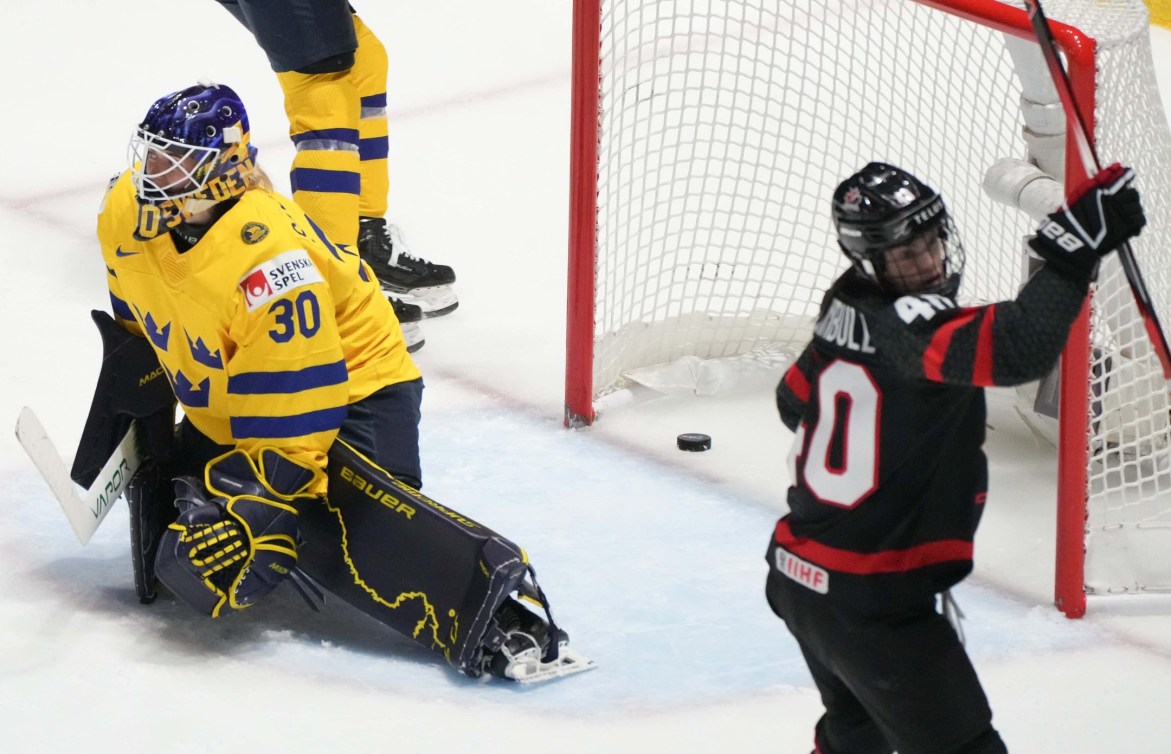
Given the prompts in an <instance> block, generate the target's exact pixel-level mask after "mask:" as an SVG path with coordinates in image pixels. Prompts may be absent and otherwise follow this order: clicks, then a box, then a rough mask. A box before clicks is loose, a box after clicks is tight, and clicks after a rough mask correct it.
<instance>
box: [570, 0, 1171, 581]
mask: <svg viewBox="0 0 1171 754" xmlns="http://www.w3.org/2000/svg"><path fill="white" fill-rule="evenodd" d="M988 4H989V6H992V5H995V3H992V2H991V0H990V1H989V3H988ZM1045 8H1046V11H1047V13H1048V14H1049V15H1050V17H1051V18H1053V19H1056V20H1061V21H1065V22H1067V23H1071V24H1073V25H1076V26H1078V27H1079V28H1082V29H1083V30H1085V31H1086V32H1087V33H1088V34H1090V35H1091V36H1094V37H1096V38H1097V39H1098V42H1099V46H1100V54H1099V74H1098V94H1097V112H1096V122H1097V125H1096V129H1097V132H1098V144H1099V150H1100V153H1101V156H1102V158H1103V161H1105V162H1111V161H1114V160H1120V161H1122V162H1124V163H1126V164H1130V165H1133V166H1134V167H1135V168H1136V170H1137V171H1138V174H1139V185H1140V189H1142V188H1144V187H1146V186H1150V185H1152V184H1153V183H1154V182H1155V181H1164V180H1166V176H1168V175H1171V158H1169V157H1168V146H1169V144H1171V139H1169V138H1168V134H1167V126H1166V122H1165V118H1164V115H1163V112H1162V109H1161V105H1160V100H1159V96H1158V90H1157V87H1156V83H1155V79H1154V73H1153V70H1152V65H1151V60H1150V51H1149V43H1148V40H1147V26H1146V24H1147V15H1146V9H1145V7H1144V6H1143V4H1142V2H1141V0H1115V1H1113V2H1101V1H1095V0H1048V2H1046V3H1045ZM600 52H601V70H600V82H601V85H600V114H599V141H598V147H599V155H598V156H599V159H598V187H597V189H598V215H597V230H598V239H597V270H596V300H595V332H594V369H593V384H594V389H595V396H596V397H601V396H603V395H605V394H606V393H608V392H611V391H613V390H615V389H617V388H620V387H622V386H623V385H625V384H626V383H627V381H628V380H630V379H631V378H632V377H631V376H632V375H634V376H635V377H637V376H638V375H639V374H640V373H641V372H644V371H645V368H647V367H649V366H652V365H657V364H670V363H672V362H677V361H679V360H680V359H683V358H684V357H687V358H688V359H692V358H693V357H695V358H698V359H716V358H719V357H734V356H737V355H740V354H748V353H753V354H760V353H764V352H768V353H772V352H774V351H775V350H776V349H781V350H782V351H784V350H795V349H797V348H799V347H800V346H801V345H803V343H804V342H805V341H806V340H807V338H808V337H809V333H810V324H811V321H812V317H813V315H814V314H815V313H816V311H817V308H818V305H819V303H820V297H821V293H822V291H824V290H825V288H826V287H827V286H828V285H829V283H830V282H831V281H832V280H833V279H834V278H835V277H836V276H837V275H838V274H839V273H840V272H841V271H842V270H843V269H844V268H845V266H846V262H845V259H844V257H843V256H842V255H841V253H840V252H839V251H838V249H837V245H836V241H835V237H834V234H833V229H832V225H831V223H830V217H829V197H830V195H831V193H832V191H833V188H834V187H835V186H836V185H837V183H838V182H839V181H840V180H841V179H843V178H844V177H846V176H848V175H849V174H851V173H853V172H855V171H856V170H858V169H859V168H861V167H862V166H863V165H864V164H866V163H867V162H870V161H872V160H881V161H885V162H890V163H893V164H896V165H898V166H900V167H903V168H905V169H907V170H909V171H911V172H912V173H914V174H916V175H918V176H920V177H922V178H923V179H925V180H926V181H927V182H928V183H930V184H931V185H932V186H934V187H935V188H937V189H939V190H940V191H941V192H942V193H943V195H944V198H945V200H946V202H947V204H948V207H949V209H950V210H951V213H952V215H953V216H954V217H955V218H956V221H957V223H958V225H959V229H960V234H961V237H962V238H963V239H964V243H965V246H966V248H967V251H968V265H967V269H966V272H965V277H964V284H963V287H962V290H961V295H962V297H963V298H965V299H966V300H967V301H992V300H999V299H1004V298H1009V297H1012V296H1013V295H1015V292H1016V290H1017V288H1018V287H1019V285H1020V283H1021V281H1022V279H1023V270H1024V268H1025V263H1024V258H1023V251H1022V248H1023V247H1022V243H1021V239H1022V237H1023V236H1025V235H1027V234H1028V233H1030V232H1031V231H1032V229H1033V227H1034V225H1035V223H1034V221H1033V220H1031V219H1030V218H1029V217H1028V216H1027V215H1026V214H1025V213H1024V212H1022V211H1020V210H1018V209H1015V208H1012V207H1008V206H1005V205H1002V204H998V203H996V202H993V201H991V200H989V199H988V198H987V197H986V196H985V195H984V193H983V191H982V190H981V179H982V177H983V175H984V172H985V170H986V169H987V168H988V167H989V166H990V165H991V164H992V163H993V162H995V161H996V160H997V159H1000V158H1003V157H1017V158H1025V157H1026V156H1027V155H1028V154H1029V153H1028V151H1027V149H1028V148H1027V145H1026V140H1025V139H1024V138H1023V137H1022V133H1021V131H1022V115H1021V108H1020V104H1019V103H1020V98H1021V93H1022V86H1021V83H1020V79H1018V77H1017V74H1016V73H1015V72H1014V65H1013V61H1012V59H1011V58H1010V57H1009V55H1008V54H1007V52H1006V49H1005V43H1004V39H1003V37H1002V35H1001V34H1000V33H998V32H996V31H993V30H992V29H990V28H986V27H983V26H981V25H979V24H977V23H973V22H971V21H966V20H961V19H959V18H957V17H954V16H951V15H950V14H947V13H943V12H940V11H937V10H933V9H929V8H927V7H924V6H921V5H918V4H916V3H914V2H910V1H909V0H831V1H830V2H826V0H789V1H788V2H785V3H777V2H775V0H738V1H730V0H603V2H602V13H601V47H600ZM1168 193H1169V192H1168V191H1167V190H1165V189H1164V190H1162V191H1154V190H1147V191H1144V203H1145V205H1146V209H1147V212H1148V217H1149V219H1150V227H1149V228H1148V229H1147V231H1146V232H1145V233H1144V235H1143V237H1142V238H1141V239H1140V241H1139V242H1138V243H1137V244H1136V245H1135V247H1136V252H1137V254H1138V257H1139V260H1140V263H1141V264H1142V265H1143V269H1144V272H1145V273H1146V275H1147V278H1148V283H1149V285H1150V288H1151V289H1152V293H1153V294H1154V295H1155V297H1156V303H1157V304H1158V308H1159V311H1160V312H1166V311H1171V309H1168V308H1167V307H1166V306H1165V305H1164V304H1165V303H1167V302H1166V298H1167V297H1168V296H1169V295H1171V281H1169V280H1168V276H1169V275H1171V261H1169V260H1168V256H1171V247H1169V245H1168V239H1167V238H1166V237H1165V235H1166V233H1167V231H1168V229H1171V221H1169V216H1168V211H1169V208H1168V206H1167V195H1168ZM1163 316H1164V318H1165V319H1166V318H1167V315H1166V314H1164V315H1163ZM1092 343H1093V347H1094V349H1093V350H1094V354H1095V359H1096V361H1095V364H1094V365H1093V369H1094V374H1095V375H1097V377H1096V379H1097V382H1096V383H1095V385H1094V387H1093V388H1092V390H1093V393H1092V394H1093V395H1095V396H1103V398H1102V399H1101V400H1096V401H1095V402H1094V404H1093V414H1094V421H1093V422H1092V427H1091V429H1092V430H1093V435H1092V437H1090V438H1089V439H1088V446H1089V447H1090V448H1091V449H1092V453H1091V455H1090V457H1089V459H1090V460H1089V461H1088V464H1089V465H1088V471H1089V473H1090V492H1091V509H1090V519H1089V531H1090V532H1091V534H1092V539H1093V542H1092V544H1093V546H1092V547H1091V556H1090V558H1089V563H1088V565H1089V566H1091V570H1095V568H1096V566H1097V564H1098V561H1099V560H1102V561H1104V562H1106V563H1107V564H1108V566H1109V568H1115V569H1117V568H1118V563H1119V562H1122V561H1125V560H1127V559H1128V556H1127V553H1126V552H1123V553H1122V555H1118V554H1114V553H1111V551H1110V550H1109V549H1107V548H1109V546H1110V544H1109V543H1110V542H1115V541H1116V542H1119V543H1120V544H1119V545H1118V546H1116V547H1114V548H1113V549H1115V550H1123V551H1126V550H1127V548H1128V547H1131V548H1132V549H1133V545H1131V544H1128V543H1129V542H1130V541H1131V540H1130V539H1127V538H1126V537H1127V535H1126V533H1125V532H1126V531H1127V530H1128V529H1129V530H1132V531H1133V530H1141V531H1142V532H1143V533H1144V535H1146V534H1149V533H1151V532H1157V536H1162V535H1163V531H1164V530H1162V529H1161V528H1160V527H1161V525H1162V524H1161V523H1160V522H1161V521H1164V520H1166V521H1167V525H1169V526H1171V513H1166V514H1164V513H1163V510H1164V509H1171V505H1168V502H1167V496H1166V494H1164V492H1163V491H1164V490H1165V489H1166V488H1167V487H1169V486H1171V478H1169V473H1171V472H1168V471H1167V470H1166V469H1167V466H1168V465H1171V464H1168V463H1167V462H1166V461H1165V460H1164V456H1165V454H1166V453H1167V450H1166V449H1167V446H1168V436H1167V424H1168V422H1167V418H1168V411H1169V404H1168V400H1167V396H1166V391H1165V389H1164V388H1163V385H1162V381H1161V378H1160V377H1159V369H1158V364H1157V362H1156V361H1155V359H1154V357H1153V356H1152V355H1151V353H1150V349H1149V348H1148V347H1146V345H1145V334H1144V332H1143V330H1142V326H1141V324H1138V318H1137V313H1136V311H1135V309H1134V305H1133V302H1132V300H1131V294H1130V292H1129V290H1128V289H1127V286H1126V284H1125V282H1124V280H1123V278H1122V274H1121V272H1120V270H1119V267H1118V265H1117V264H1116V263H1115V262H1113V261H1112V262H1110V263H1109V264H1108V265H1106V266H1105V268H1104V270H1103V274H1102V278H1101V283H1100V285H1099V294H1098V296H1097V298H1096V306H1095V310H1094V317H1093V336H1092ZM763 361H765V362H766V363H772V364H774V365H775V363H776V362H775V359H770V358H765V359H763ZM1119 532H1123V533H1122V534H1119ZM1166 536H1167V537H1169V539H1168V541H1167V542H1166V543H1163V542H1158V541H1156V543H1155V544H1152V548H1154V547H1156V546H1159V548H1160V549H1161V550H1162V551H1167V552H1171V547H1168V545H1171V533H1168V534H1167V535H1166ZM1098 540H1102V542H1103V548H1101V549H1099V547H1098ZM1099 553H1101V557H1098V555H1099ZM1132 559H1133V558H1132ZM1138 559H1139V560H1141V561H1142V562H1144V563H1147V564H1148V565H1147V566H1142V567H1138V566H1136V567H1131V566H1126V567H1125V568H1124V569H1122V571H1123V572H1124V573H1127V574H1130V575H1127V576H1121V575H1120V574H1119V573H1112V574H1109V575H1108V576H1105V577H1103V578H1105V579H1107V580H1106V581H1102V582H1101V585H1098V582H1095V581H1090V582H1089V583H1090V587H1091V589H1092V590H1093V589H1106V588H1109V589H1133V588H1136V587H1138V586H1144V587H1148V588H1149V587H1151V586H1153V585H1154V582H1153V581H1151V580H1150V579H1148V578H1147V577H1146V576H1145V575H1141V574H1142V568H1143V567H1146V568H1149V564H1150V563H1151V562H1155V563H1157V562H1158V561H1159V559H1158V558H1150V557H1148V556H1147V555H1140V556H1139V557H1138ZM1163 560H1165V561H1171V558H1163ZM1163 570H1164V571H1168V572H1171V564H1169V565H1168V567H1166V568H1164V569H1163ZM1135 574H1140V575H1135ZM1094 578H1097V577H1096V576H1095V577H1094ZM1162 583H1164V584H1171V573H1167V574H1166V575H1165V576H1164V577H1163V580H1162Z"/></svg>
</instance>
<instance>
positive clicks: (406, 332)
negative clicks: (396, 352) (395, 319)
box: [399, 322, 427, 353]
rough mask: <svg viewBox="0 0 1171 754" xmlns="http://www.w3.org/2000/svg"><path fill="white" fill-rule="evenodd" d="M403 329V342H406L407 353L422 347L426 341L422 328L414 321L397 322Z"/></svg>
mask: <svg viewBox="0 0 1171 754" xmlns="http://www.w3.org/2000/svg"><path fill="white" fill-rule="evenodd" d="M399 327H401V328H402V329H403V342H405V343H406V344H407V353H414V352H415V351H418V350H419V349H420V348H422V347H423V344H424V343H426V342H427V341H426V340H424V339H423V328H421V327H419V325H417V324H416V323H414V322H407V323H406V324H403V323H401V322H400V323H399Z"/></svg>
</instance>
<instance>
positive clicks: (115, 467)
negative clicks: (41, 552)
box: [16, 406, 141, 545]
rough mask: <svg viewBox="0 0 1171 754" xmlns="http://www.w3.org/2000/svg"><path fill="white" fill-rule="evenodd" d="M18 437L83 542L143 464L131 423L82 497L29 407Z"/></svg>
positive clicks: (18, 425) (21, 418) (19, 420)
mask: <svg viewBox="0 0 1171 754" xmlns="http://www.w3.org/2000/svg"><path fill="white" fill-rule="evenodd" d="M16 439H17V440H18V441H19V442H20V445H21V447H23V448H24V452H25V453H28V457H29V458H31V459H32V462H33V464H34V465H35V466H36V467H37V470H38V471H39V472H41V476H42V477H43V478H44V480H45V481H46V482H47V483H48V485H49V489H51V490H52V491H53V496H54V497H56V498H57V502H58V503H60V504H61V509H62V510H63V511H65V517H66V518H68V519H69V523H70V525H71V526H72V527H73V532H74V533H75V534H76V535H77V540H78V541H79V542H81V544H83V545H84V544H87V543H88V542H89V540H90V538H91V537H93V534H94V532H95V531H97V528H98V526H100V525H101V523H102V521H103V520H104V519H105V518H106V514H107V513H109V512H110V508H112V507H113V506H114V502H115V501H116V500H117V499H118V496H119V495H121V494H122V493H123V492H124V491H125V490H126V485H127V483H128V482H129V481H130V478H131V477H133V476H134V474H135V472H137V471H138V467H139V465H140V463H141V460H140V458H139V455H138V448H137V445H136V442H137V439H136V436H135V428H134V425H133V424H131V425H130V429H129V431H127V432H126V436H125V437H123V438H122V441H121V442H120V443H118V447H117V448H115V449H114V453H113V454H112V455H111V456H110V459H109V460H108V461H106V464H105V465H104V466H103V467H102V470H101V471H100V472H98V476H97V479H95V480H94V483H93V484H92V485H91V486H90V488H89V491H88V492H87V493H86V496H85V498H84V499H83V498H82V497H81V496H80V495H79V494H78V493H77V487H76V485H74V483H73V480H72V479H71V478H70V476H69V469H68V468H67V467H66V466H65V462H64V461H63V460H61V454H60V453H58V452H57V448H56V446H55V445H53V441H52V440H50V439H49V435H48V433H46V432H45V428H44V426H42V425H41V422H40V420H39V419H37V416H36V414H34V413H33V411H32V409H30V408H29V407H28V406H25V407H24V408H23V409H21V411H20V416H18V417H17V419H16Z"/></svg>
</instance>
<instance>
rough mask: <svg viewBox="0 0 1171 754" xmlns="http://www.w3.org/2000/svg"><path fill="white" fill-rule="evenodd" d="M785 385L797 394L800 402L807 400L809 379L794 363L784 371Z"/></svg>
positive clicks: (806, 401)
mask: <svg viewBox="0 0 1171 754" xmlns="http://www.w3.org/2000/svg"><path fill="white" fill-rule="evenodd" d="M785 387H787V388H789V390H791V391H792V392H793V395H795V396H797V400H799V401H801V402H802V403H808V402H809V379H808V378H806V377H805V374H804V372H802V371H801V370H800V369H798V368H797V365H796V364H794V365H793V366H791V367H789V370H788V371H787V372H785Z"/></svg>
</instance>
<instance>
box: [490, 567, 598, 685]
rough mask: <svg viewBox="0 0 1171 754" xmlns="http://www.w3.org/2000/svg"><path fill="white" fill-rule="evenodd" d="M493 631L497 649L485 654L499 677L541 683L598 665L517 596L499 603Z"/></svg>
mask: <svg viewBox="0 0 1171 754" xmlns="http://www.w3.org/2000/svg"><path fill="white" fill-rule="evenodd" d="M521 592H522V593H523V592H524V589H523V588H522V589H521ZM490 635H494V636H495V638H494V640H493V639H490V640H489V644H490V645H491V646H493V647H494V648H495V651H493V652H491V653H490V654H487V655H486V656H485V658H484V666H485V670H486V671H487V672H488V673H489V674H491V675H494V676H496V677H497V678H504V679H507V680H511V681H516V682H517V683H538V682H541V681H551V680H553V679H555V678H563V677H565V676H567V675H573V674H574V673H581V672H583V671H586V670H590V669H592V668H594V667H596V666H595V665H594V662H593V660H591V659H589V658H587V657H585V656H584V655H582V654H580V653H579V652H577V651H576V650H574V649H571V648H570V647H569V634H567V633H565V631H562V630H561V629H560V628H557V627H555V626H554V627H553V629H552V631H550V628H549V624H548V623H546V622H545V621H544V620H543V619H541V618H540V616H538V615H536V614H534V613H532V612H530V611H528V610H526V609H525V608H524V607H522V606H521V605H520V604H519V603H518V602H517V601H516V600H514V599H507V600H505V602H504V604H502V605H501V606H500V610H499V611H498V612H497V613H496V618H495V620H494V625H493V630H492V631H490ZM550 644H552V645H553V646H552V647H550Z"/></svg>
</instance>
